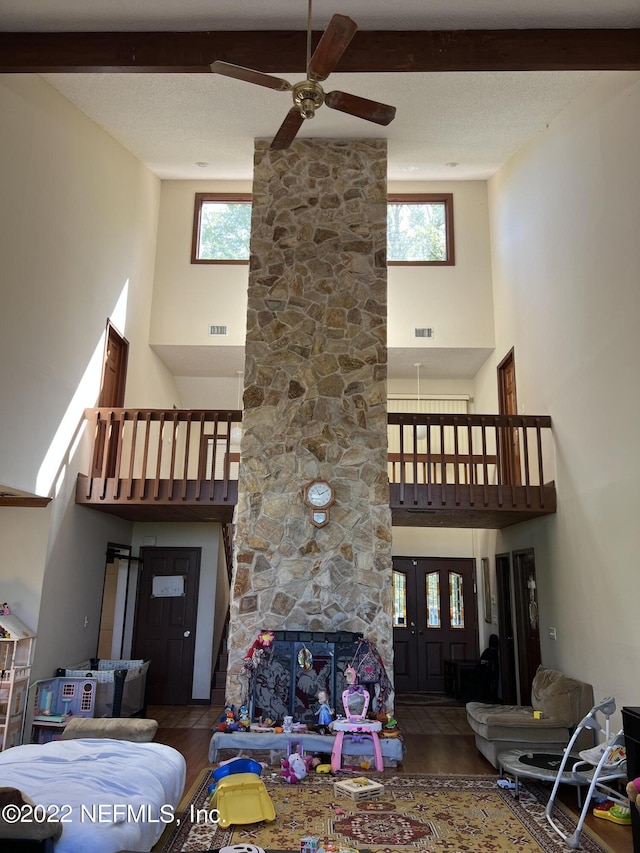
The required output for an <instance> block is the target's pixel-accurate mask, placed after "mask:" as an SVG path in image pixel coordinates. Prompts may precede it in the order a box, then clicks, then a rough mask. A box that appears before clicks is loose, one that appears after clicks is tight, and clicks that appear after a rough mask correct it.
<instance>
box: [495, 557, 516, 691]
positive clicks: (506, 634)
mask: <svg viewBox="0 0 640 853" xmlns="http://www.w3.org/2000/svg"><path fill="white" fill-rule="evenodd" d="M496 592H497V604H498V627H499V633H498V637H499V639H500V685H499V688H498V697H499V698H500V699H501V700H502V702H503V703H504V704H505V705H515V704H516V702H517V701H518V691H517V682H516V651H515V639H514V633H513V612H512V607H511V560H510V559H509V555H508V554H496Z"/></svg>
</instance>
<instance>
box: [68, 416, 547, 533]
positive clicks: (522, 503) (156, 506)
mask: <svg viewBox="0 0 640 853" xmlns="http://www.w3.org/2000/svg"><path fill="white" fill-rule="evenodd" d="M85 417H86V418H87V420H88V421H89V424H90V428H91V429H92V433H93V436H94V445H93V452H92V467H91V471H90V473H88V474H86V475H85V474H81V475H79V477H78V483H77V487H76V503H77V504H81V505H83V506H87V507H90V508H92V509H97V510H100V511H102V512H109V513H112V514H113V515H117V516H119V517H121V518H126V519H129V520H131V521H219V522H223V523H228V522H230V521H231V520H232V518H233V511H234V507H235V504H236V502H237V499H238V468H239V464H240V446H239V443H238V439H239V435H240V432H239V429H240V427H241V425H242V412H241V411H217V410H194V409H187V410H181V409H168V410H166V411H164V410H158V409H88V410H87V411H86V412H85ZM388 423H389V448H388V470H389V500H390V507H391V513H392V521H393V524H394V525H402V526H407V527H478V528H501V527H508V526H510V525H512V524H518V523H520V522H521V521H526V520H527V519H530V518H536V517H538V516H542V515H548V514H551V513H554V512H555V511H556V490H555V485H554V483H553V482H547V481H546V480H545V475H544V465H543V455H544V453H547V454H550V453H551V419H550V418H549V417H548V416H542V415H541V416H535V415H527V416H516V415H514V416H508V417H507V416H500V415H450V414H448V415H438V414H389V416H388Z"/></svg>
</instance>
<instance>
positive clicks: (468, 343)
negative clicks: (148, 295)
mask: <svg viewBox="0 0 640 853" xmlns="http://www.w3.org/2000/svg"><path fill="white" fill-rule="evenodd" d="M389 191H390V192H453V193H454V230H455V246H456V263H455V265H454V266H450V267H393V266H392V267H389V270H388V293H389V295H388V316H389V326H388V346H389V347H390V348H394V347H400V348H404V347H407V346H410V347H419V348H421V349H424V350H425V357H424V365H425V371H424V374H423V376H424V377H426V374H427V370H428V366H429V365H428V362H429V354H428V350H429V349H432V348H434V347H435V348H438V349H450V348H459V347H472V348H479V349H486V350H487V353H489V351H490V350H491V349H492V347H493V343H494V333H493V306H492V298H493V297H492V291H491V257H490V250H489V220H488V205H487V188H486V182H484V181H448V182H438V183H410V182H403V183H391V184H389ZM197 192H251V184H250V183H249V182H239V181H235V182H233V181H232V182H221V181H163V183H162V194H161V202H160V219H159V226H158V248H157V256H156V273H155V286H154V296H153V311H152V318H151V333H150V341H151V344H152V345H153V346H158V347H202V348H203V349H204V351H205V352H206V351H207V350H210V352H209V353H208V354H207V356H206V360H207V361H208V363H210V364H211V365H216V359H221V358H224V355H221V354H220V351H224V349H225V348H227V347H244V341H245V333H246V311H247V284H248V270H249V268H248V265H237V264H236V265H225V264H192V263H191V262H190V259H191V239H192V226H193V215H194V202H195V194H196V193H197ZM211 324H216V325H227V326H228V329H229V334H228V335H227V336H226V337H224V338H211V337H209V335H208V329H209V325H211ZM416 326H433V327H434V329H435V338H434V339H433V341H429V340H424V339H419V338H415V337H414V329H415V327H416ZM199 358H204V356H203V355H202V353H200V354H199ZM199 364H200V365H201V364H202V361H200V362H199ZM218 364H219V361H218ZM201 372H202V370H201V367H200V366H199V367H197V368H196V369H195V374H194V376H191V377H189V378H186V377H184V376H181V377H180V378H179V379H178V387H179V389H180V392H181V395H182V399H183V405H185V406H188V407H192V408H198V407H208V408H211V407H212V406H215V407H216V408H223V407H227V406H232V407H234V408H235V406H236V396H237V395H236V374H235V370H231V369H230V370H229V373H228V377H229V378H226V379H225V378H223V379H218V380H212V379H209V378H206V377H204V376H201V375H200V373H201ZM414 387H415V386H414ZM425 387H426V386H425ZM425 393H427V392H426V391H425ZM449 393H451V392H449ZM223 400H224V401H226V402H224V403H223V402H221V401H223Z"/></svg>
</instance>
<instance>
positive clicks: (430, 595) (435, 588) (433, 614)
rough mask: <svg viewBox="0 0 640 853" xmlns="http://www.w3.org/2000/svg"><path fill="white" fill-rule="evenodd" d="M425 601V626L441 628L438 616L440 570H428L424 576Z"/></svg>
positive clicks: (440, 619)
mask: <svg viewBox="0 0 640 853" xmlns="http://www.w3.org/2000/svg"><path fill="white" fill-rule="evenodd" d="M425 583H426V587H425V596H426V601H427V628H441V627H442V618H441V616H440V572H429V574H428V575H427V576H426V578H425Z"/></svg>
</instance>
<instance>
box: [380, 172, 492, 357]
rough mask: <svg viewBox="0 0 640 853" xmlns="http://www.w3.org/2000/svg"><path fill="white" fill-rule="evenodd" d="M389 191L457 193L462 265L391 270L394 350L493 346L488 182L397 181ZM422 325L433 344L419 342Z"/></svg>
mask: <svg viewBox="0 0 640 853" xmlns="http://www.w3.org/2000/svg"><path fill="white" fill-rule="evenodd" d="M388 190H389V192H416V193H418V192H423V193H426V192H429V193H441V192H452V193H453V215H454V233H455V260H456V262H455V265H454V266H442V267H439V266H438V267H420V266H416V267H404V266H403V267H397V266H390V267H389V269H388V271H387V280H388V306H389V312H388V318H389V328H388V345H389V347H390V348H393V347H407V346H409V347H413V346H424V348H425V349H429V347H431V346H434V347H489V348H490V347H493V343H494V335H493V295H492V291H491V254H490V248H489V219H488V203H487V185H486V182H485V181H449V182H442V183H439V182H438V183H436V182H432V183H393V182H391V183H389V187H388ZM416 326H418V327H422V326H427V327H430V326H432V327H433V328H434V332H435V336H434V339H433V341H432V342H431V341H422V340H421V339H416V338H415V337H414V329H415V328H416Z"/></svg>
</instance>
